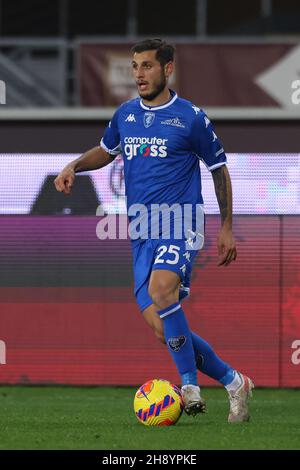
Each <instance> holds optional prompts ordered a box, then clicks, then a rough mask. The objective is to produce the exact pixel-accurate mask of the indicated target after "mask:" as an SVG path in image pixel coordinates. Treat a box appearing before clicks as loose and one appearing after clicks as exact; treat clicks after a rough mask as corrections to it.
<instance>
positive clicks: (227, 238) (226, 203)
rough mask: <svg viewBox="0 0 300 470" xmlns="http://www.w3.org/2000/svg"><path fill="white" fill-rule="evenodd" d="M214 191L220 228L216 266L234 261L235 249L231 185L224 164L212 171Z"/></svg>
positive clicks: (226, 264)
mask: <svg viewBox="0 0 300 470" xmlns="http://www.w3.org/2000/svg"><path fill="white" fill-rule="evenodd" d="M212 177H213V181H214V185H215V192H216V196H217V200H218V204H219V208H220V214H221V224H222V227H221V230H220V232H219V235H218V256H219V260H218V266H222V265H224V266H228V265H229V264H230V263H231V261H235V260H236V257H237V250H236V244H235V239H234V236H233V233H232V186H231V179H230V174H229V171H228V169H227V166H226V165H222V166H219V167H218V168H216V169H215V170H213V171H212Z"/></svg>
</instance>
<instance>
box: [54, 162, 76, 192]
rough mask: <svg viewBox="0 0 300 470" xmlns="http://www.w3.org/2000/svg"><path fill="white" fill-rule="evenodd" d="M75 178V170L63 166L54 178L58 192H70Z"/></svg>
mask: <svg viewBox="0 0 300 470" xmlns="http://www.w3.org/2000/svg"><path fill="white" fill-rule="evenodd" d="M74 180H75V172H74V170H73V169H72V168H69V167H66V168H64V169H63V170H62V171H61V172H60V173H59V175H58V176H57V177H56V178H55V180H54V185H55V188H56V190H57V191H59V192H60V193H65V194H70V193H71V191H72V187H73V184H74Z"/></svg>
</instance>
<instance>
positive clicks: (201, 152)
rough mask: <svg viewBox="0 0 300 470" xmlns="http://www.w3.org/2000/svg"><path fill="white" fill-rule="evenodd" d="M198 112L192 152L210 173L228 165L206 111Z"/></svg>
mask: <svg viewBox="0 0 300 470" xmlns="http://www.w3.org/2000/svg"><path fill="white" fill-rule="evenodd" d="M196 110H198V112H197V113H196V116H195V117H194V122H193V125H192V135H191V140H192V150H193V152H194V153H195V154H196V155H197V156H198V158H199V159H200V160H201V161H203V163H204V164H205V166H206V168H207V169H208V170H209V171H213V170H215V169H216V168H218V167H219V166H222V165H225V164H226V163H227V159H226V154H225V151H224V148H223V146H222V144H221V142H220V140H219V139H218V137H217V136H216V134H215V131H214V128H213V126H212V123H211V122H210V120H209V119H208V117H207V116H206V114H205V113H204V111H202V110H200V109H199V108H196Z"/></svg>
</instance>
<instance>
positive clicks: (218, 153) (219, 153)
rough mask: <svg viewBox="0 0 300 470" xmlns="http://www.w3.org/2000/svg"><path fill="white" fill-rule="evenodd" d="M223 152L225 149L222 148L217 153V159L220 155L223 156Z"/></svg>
mask: <svg viewBox="0 0 300 470" xmlns="http://www.w3.org/2000/svg"><path fill="white" fill-rule="evenodd" d="M223 152H224V149H223V148H221V149H220V150H218V151H217V153H216V157H218V156H219V155H221V153H223Z"/></svg>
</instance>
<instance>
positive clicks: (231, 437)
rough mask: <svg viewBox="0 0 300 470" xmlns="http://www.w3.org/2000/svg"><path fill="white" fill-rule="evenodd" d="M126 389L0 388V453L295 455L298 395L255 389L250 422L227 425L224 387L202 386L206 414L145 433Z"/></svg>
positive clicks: (299, 444) (299, 431) (299, 435)
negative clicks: (258, 451) (275, 451)
mask: <svg viewBox="0 0 300 470" xmlns="http://www.w3.org/2000/svg"><path fill="white" fill-rule="evenodd" d="M135 390H136V389H135V388H131V387H125V388H122V387H120V388H119V387H86V388H85V387H52V386H51V387H21V386H18V387H13V386H2V387H0V449H107V450H108V449H110V450H122V449H129V450H133V449H144V450H151V449H155V450H177V449H180V450H182V449H186V450H190V449H194V450H196V449H300V426H299V410H300V390H274V389H258V390H255V391H254V396H253V399H252V400H251V403H250V409H251V421H250V422H249V423H242V424H234V425H229V424H228V423H227V414H228V400H227V395H226V393H225V391H224V390H222V389H214V388H206V389H205V388H204V389H203V393H202V394H203V397H204V398H205V399H206V402H207V407H208V412H207V414H205V415H198V416H196V417H195V418H192V417H189V416H186V415H182V417H181V418H180V420H179V422H178V423H177V425H176V426H170V427H162V428H159V427H148V426H143V425H142V424H140V423H139V422H138V421H137V419H136V418H135V415H134V412H133V406H132V403H133V397H134V393H135Z"/></svg>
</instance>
